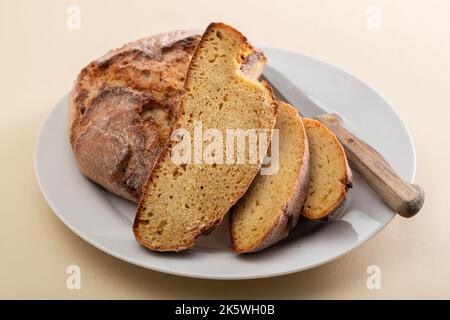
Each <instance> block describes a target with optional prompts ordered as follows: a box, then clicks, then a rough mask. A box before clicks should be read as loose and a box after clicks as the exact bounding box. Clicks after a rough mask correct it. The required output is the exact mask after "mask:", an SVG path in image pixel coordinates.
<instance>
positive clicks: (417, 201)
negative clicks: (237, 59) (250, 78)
mask: <svg viewBox="0 0 450 320" xmlns="http://www.w3.org/2000/svg"><path fill="white" fill-rule="evenodd" d="M260 80H264V81H266V82H267V83H268V84H269V85H270V86H271V87H272V90H273V93H274V96H275V98H276V99H278V100H280V101H284V102H287V103H289V104H291V105H293V106H296V107H298V108H300V109H301V110H302V112H300V115H301V116H302V117H304V116H307V117H310V118H315V119H316V120H318V121H320V122H321V123H322V124H324V125H325V126H326V127H327V128H328V129H330V130H331V131H332V132H333V133H334V134H335V135H336V137H337V138H338V139H339V141H340V142H341V144H342V146H343V147H344V150H345V154H346V156H347V159H348V162H349V164H350V167H351V168H352V169H354V170H355V171H357V172H358V173H359V174H360V175H361V176H362V178H363V179H364V181H365V182H366V183H367V184H368V185H369V186H370V187H371V188H372V189H373V190H374V191H375V192H376V193H377V194H378V195H379V196H380V197H381V199H382V200H383V201H384V202H385V203H386V205H388V206H389V207H390V208H391V209H392V210H394V211H395V212H397V213H398V214H399V215H400V216H402V217H405V218H410V217H412V216H414V215H415V214H416V213H418V212H419V211H420V209H421V208H422V206H423V203H424V200H425V193H424V191H423V189H422V188H421V187H420V186H418V185H415V184H411V183H408V182H406V181H404V180H403V179H402V178H400V177H399V176H398V174H397V173H396V172H395V171H394V169H393V168H392V167H391V166H390V165H389V163H388V162H387V161H386V159H384V158H383V156H382V155H381V154H380V153H378V152H377V151H376V150H375V149H374V148H372V147H371V146H370V145H368V144H367V143H365V142H364V141H362V140H361V139H359V138H358V137H356V136H355V135H354V134H352V133H351V132H349V131H347V130H346V129H345V127H344V126H343V121H342V119H341V117H339V115H337V114H335V113H326V112H325V111H324V110H323V109H322V108H321V107H319V106H318V105H317V104H316V103H315V102H314V101H312V100H311V99H310V98H309V97H308V96H307V95H306V94H304V93H303V92H302V91H301V90H300V89H299V88H298V87H297V86H296V85H295V84H293V83H292V82H291V81H290V80H289V79H288V78H286V77H285V76H284V75H283V74H281V73H280V72H278V71H277V70H275V69H273V68H271V67H266V68H265V70H264V74H263V75H261V77H260Z"/></svg>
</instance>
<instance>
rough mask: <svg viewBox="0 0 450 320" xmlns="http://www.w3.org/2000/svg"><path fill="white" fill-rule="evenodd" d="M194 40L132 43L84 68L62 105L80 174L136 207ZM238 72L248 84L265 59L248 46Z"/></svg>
mask: <svg viewBox="0 0 450 320" xmlns="http://www.w3.org/2000/svg"><path fill="white" fill-rule="evenodd" d="M200 38H201V35H200V33H198V32H195V31H174V32H169V33H163V34H159V35H155V36H150V37H147V38H144V39H140V40H137V41H134V42H131V43H129V44H126V45H125V46H123V47H122V48H119V49H116V50H112V51H110V52H108V53H107V54H106V55H104V56H103V57H101V58H99V59H97V60H95V61H93V62H91V63H90V64H89V65H88V66H86V67H85V68H84V69H83V70H82V71H81V72H80V74H79V76H78V78H77V80H76V81H75V85H74V88H73V90H72V91H71V93H70V95H69V102H68V130H69V137H70V144H71V146H72V149H73V151H74V154H75V158H76V160H77V162H78V165H79V167H80V170H81V171H82V173H83V174H84V175H85V176H86V177H88V178H89V179H91V180H92V181H94V182H96V183H97V184H99V185H101V186H103V187H105V188H106V189H108V190H109V191H111V192H113V193H115V194H117V195H118V196H121V197H123V198H126V199H128V200H131V201H134V202H137V201H138V200H139V197H140V195H141V189H142V185H143V184H144V182H145V181H146V179H147V177H148V175H149V173H150V171H151V168H152V167H153V165H154V164H155V162H156V160H157V159H158V157H159V155H160V153H161V151H162V149H163V147H164V145H165V144H166V143H167V141H168V140H169V138H170V134H171V129H172V126H173V125H174V124H175V122H176V120H177V118H178V105H179V101H180V97H181V94H182V91H183V84H184V80H185V77H186V74H187V71H188V68H189V63H190V61H191V58H192V54H193V52H194V50H195V48H196V46H197V44H198V42H199V41H200ZM242 58H243V59H244V64H243V66H242V71H243V72H244V73H246V74H247V75H248V76H250V77H253V78H256V77H258V76H259V75H260V73H261V72H262V67H263V65H264V63H265V57H264V56H263V54H262V53H261V52H259V51H257V50H254V49H253V48H251V50H249V51H248V52H246V53H245V56H243V57H242Z"/></svg>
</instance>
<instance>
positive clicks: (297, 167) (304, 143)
mask: <svg viewBox="0 0 450 320" xmlns="http://www.w3.org/2000/svg"><path fill="white" fill-rule="evenodd" d="M279 105H280V110H279V112H278V116H277V122H276V124H275V129H278V130H279V131H278V132H279V171H278V172H277V173H276V174H273V175H258V176H257V177H256V178H255V180H253V183H252V185H251V187H250V188H249V190H248V191H247V193H246V194H245V196H244V197H242V198H241V199H240V200H239V202H238V203H237V204H236V206H235V207H233V209H232V210H231V211H232V212H231V223H230V228H231V242H232V246H233V249H234V250H235V251H236V252H239V253H245V252H256V251H259V250H262V249H265V248H267V247H269V246H271V245H273V244H275V243H276V242H278V241H280V240H282V239H284V238H285V237H286V236H287V235H288V233H289V231H290V230H291V229H292V228H293V227H294V226H295V225H296V224H297V220H298V218H299V216H300V215H301V212H302V206H303V202H304V200H305V196H306V191H307V187H308V181H309V148H308V139H307V137H306V132H305V128H304V126H303V122H302V119H301V117H300V116H299V114H298V112H297V110H296V109H295V108H294V107H292V106H290V105H288V104H286V103H282V102H279Z"/></svg>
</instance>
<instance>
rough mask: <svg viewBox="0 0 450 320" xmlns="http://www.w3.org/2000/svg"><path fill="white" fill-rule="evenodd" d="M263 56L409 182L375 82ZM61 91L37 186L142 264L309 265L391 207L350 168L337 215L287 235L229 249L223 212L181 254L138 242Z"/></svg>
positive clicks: (256, 271)
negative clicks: (84, 165) (84, 156)
mask: <svg viewBox="0 0 450 320" xmlns="http://www.w3.org/2000/svg"><path fill="white" fill-rule="evenodd" d="M264 51H265V53H266V55H267V57H268V63H269V65H270V66H271V67H273V68H274V69H276V70H278V71H280V72H281V73H283V74H284V75H285V76H286V77H287V78H289V79H290V80H291V81H293V82H294V83H295V84H297V85H298V86H299V88H301V89H302V90H303V91H304V92H306V93H307V94H308V95H309V96H310V97H311V98H313V99H314V100H315V101H317V102H319V103H320V104H321V106H322V107H323V108H324V109H326V110H329V111H334V112H337V113H339V114H340V115H341V116H342V117H343V118H344V120H345V125H346V126H347V128H348V129H349V130H350V131H353V132H354V133H356V135H357V136H358V137H360V138H362V139H364V140H365V141H367V142H368V143H369V144H370V145H372V146H373V147H375V148H376V149H377V150H378V151H379V152H380V153H381V154H382V155H383V156H384V157H385V158H386V159H387V160H388V161H389V163H390V164H391V165H392V166H393V167H394V169H395V170H396V171H397V172H398V173H399V175H400V176H401V177H402V178H404V179H406V180H407V181H410V182H412V181H413V179H414V173H415V154H414V148H413V144H412V141H411V137H410V135H409V134H408V131H407V129H406V127H405V125H404V123H403V122H402V121H401V119H400V118H399V116H398V114H397V113H396V112H395V110H394V109H393V108H392V107H391V106H390V105H389V104H388V103H387V102H386V101H385V100H384V99H383V98H382V97H381V96H380V95H378V94H377V93H376V92H375V91H374V90H373V89H371V88H370V87H368V86H367V85H365V84H364V83H362V82H361V81H359V80H358V79H356V78H355V77H353V76H351V75H349V74H348V73H345V72H343V71H341V70H338V69H337V68H335V67H333V66H330V65H328V64H325V63H323V62H320V61H317V60H315V59H312V58H309V57H306V56H303V55H299V54H294V53H290V52H286V51H281V50H276V49H271V48H265V49H264ZM66 104H67V98H63V99H62V100H61V101H60V102H59V103H58V105H57V106H56V107H55V108H54V109H53V111H52V112H51V113H50V115H49V116H48V118H47V120H46V122H45V124H44V126H43V128H42V131H41V133H40V136H39V139H38V143H37V149H36V174H37V180H38V183H39V186H40V188H41V190H42V193H43V194H44V196H45V198H46V200H47V202H48V203H49V205H50V207H51V208H52V209H53V211H54V212H55V214H56V215H57V216H58V217H59V218H60V219H61V220H62V221H63V222H64V223H65V224H66V225H67V227H68V228H69V229H71V230H72V231H73V232H75V233H76V234H77V235H79V236H80V237H81V238H83V239H84V240H86V241H88V242H89V243H91V244H92V245H94V246H95V247H97V248H99V249H100V250H103V251H105V252H107V253H109V254H111V255H113V256H115V257H117V258H120V259H123V260H125V261H128V262H130V263H133V264H136V265H139V266H142V267H144V268H148V269H152V270H157V271H161V272H167V273H172V274H177V275H183V276H189V277H198V278H210V279H249V278H263V277H272V276H277V275H282V274H287V273H292V272H297V271H301V270H306V269H309V268H312V267H315V266H318V265H321V264H323V263H326V262H328V261H331V260H333V259H336V258H337V257H339V256H341V255H343V254H345V253H347V252H349V251H350V250H352V249H354V248H356V247H358V246H359V245H361V244H363V243H364V242H366V241H367V240H368V239H370V238H371V237H373V236H374V235H375V234H376V233H377V232H379V231H380V230H381V229H382V228H383V227H384V226H385V225H386V224H388V223H389V222H390V221H391V219H392V218H393V217H394V216H395V214H394V213H393V212H392V211H391V210H390V209H389V208H388V207H386V206H385V205H384V204H383V203H382V202H381V201H380V200H379V198H378V197H377V196H376V194H375V193H374V192H373V191H372V190H371V189H370V188H369V187H368V186H367V185H366V184H365V183H364V182H362V181H361V179H360V177H359V176H358V175H356V174H355V181H354V189H353V191H352V192H353V194H352V196H351V201H350V202H349V205H348V207H347V209H346V214H345V216H344V217H343V219H342V220H341V221H336V222H333V223H331V224H328V225H323V226H321V227H315V226H314V225H312V224H310V223H306V222H302V221H301V222H300V223H299V225H298V226H297V227H296V229H295V230H294V231H293V232H292V234H291V235H290V236H289V237H288V239H286V240H285V241H283V242H281V243H279V244H277V245H275V246H274V247H272V248H269V249H268V250H265V251H263V252H260V253H256V254H251V255H244V256H243V255H236V254H234V253H233V252H232V251H231V250H230V245H229V240H228V231H227V230H228V229H227V227H228V223H227V221H228V219H225V220H224V223H223V224H222V225H221V226H220V227H219V228H218V229H216V230H215V231H214V232H213V233H212V234H211V235H209V236H206V237H201V238H200V239H198V242H197V244H196V246H195V247H194V248H192V249H190V250H187V251H185V252H181V253H176V254H175V253H155V252H150V251H148V250H146V249H145V248H143V247H141V246H140V245H139V244H138V243H137V242H136V241H135V239H134V236H133V233H132V230H131V226H132V223H133V218H134V213H135V205H134V204H133V203H131V202H128V201H126V200H122V199H120V198H118V197H116V196H114V195H113V194H111V193H109V192H107V191H104V190H103V189H102V188H100V187H99V186H97V185H95V184H94V183H91V182H90V181H89V180H87V179H86V178H85V177H84V176H83V175H82V174H81V173H80V171H79V170H78V168H77V165H76V163H75V160H74V157H73V155H72V152H71V149H70V146H69V143H68V138H67V133H66Z"/></svg>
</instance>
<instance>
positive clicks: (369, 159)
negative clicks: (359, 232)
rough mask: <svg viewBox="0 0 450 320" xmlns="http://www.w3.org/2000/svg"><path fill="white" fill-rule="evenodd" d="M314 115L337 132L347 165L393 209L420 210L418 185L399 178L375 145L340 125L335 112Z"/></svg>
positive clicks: (406, 212) (421, 195)
mask: <svg viewBox="0 0 450 320" xmlns="http://www.w3.org/2000/svg"><path fill="white" fill-rule="evenodd" d="M316 119H317V120H319V121H320V122H322V123H323V124H324V125H325V126H326V127H327V128H328V129H330V130H331V131H332V132H333V133H334V134H335V135H336V137H337V138H338V139H339V141H340V142H341V143H342V146H343V147H344V149H345V153H346V155H347V159H348V161H349V163H350V166H351V167H352V168H353V169H355V170H356V171H358V172H359V173H360V174H361V176H362V177H363V178H364V180H365V181H366V182H367V184H368V185H369V186H370V187H371V188H372V189H373V190H375V192H376V193H378V194H379V195H380V196H381V198H382V199H383V200H384V202H385V203H386V204H387V205H388V206H389V207H390V208H391V209H392V210H394V211H395V212H397V213H398V214H399V215H401V216H402V217H405V218H410V217H412V216H414V215H415V214H416V213H417V212H419V210H420V209H421V208H422V205H423V202H424V199H425V193H424V191H423V189H422V188H421V187H420V186H418V185H415V184H410V183H408V182H406V181H404V180H402V179H401V178H400V177H399V176H398V175H397V174H396V173H395V171H394V169H393V168H392V167H391V166H390V165H389V164H388V163H387V161H386V160H385V159H384V158H383V157H382V156H381V155H380V154H379V153H378V152H377V151H376V150H375V149H373V148H372V147H371V146H369V145H368V144H367V143H365V142H364V141H362V140H360V139H358V138H357V137H356V136H355V135H353V134H352V133H350V132H348V131H347V130H346V129H345V128H344V127H343V126H342V120H341V119H340V117H339V116H338V115H336V114H324V115H320V116H317V117H316Z"/></svg>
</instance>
